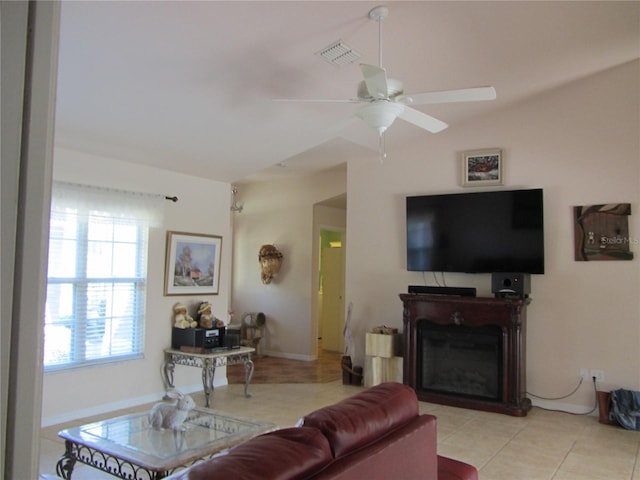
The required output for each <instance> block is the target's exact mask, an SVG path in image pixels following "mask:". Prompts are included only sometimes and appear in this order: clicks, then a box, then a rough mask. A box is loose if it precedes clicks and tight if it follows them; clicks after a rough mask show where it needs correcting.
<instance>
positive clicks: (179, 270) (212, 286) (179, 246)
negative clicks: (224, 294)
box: [164, 231, 222, 296]
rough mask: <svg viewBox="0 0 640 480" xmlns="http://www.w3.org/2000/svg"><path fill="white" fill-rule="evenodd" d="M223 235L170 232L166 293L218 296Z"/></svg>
mask: <svg viewBox="0 0 640 480" xmlns="http://www.w3.org/2000/svg"><path fill="white" fill-rule="evenodd" d="M221 251H222V237H221V236H219V235H207V234H202V233H186V232H172V231H168V232H167V250H166V256H165V278H164V294H165V296H169V295H218V291H219V285H220V254H221Z"/></svg>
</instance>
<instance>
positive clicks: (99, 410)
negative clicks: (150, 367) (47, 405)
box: [40, 376, 228, 428]
mask: <svg viewBox="0 0 640 480" xmlns="http://www.w3.org/2000/svg"><path fill="white" fill-rule="evenodd" d="M225 385H228V382H227V377H226V376H225V377H224V378H223V379H216V380H214V382H213V387H214V388H216V387H223V386H225ZM180 391H181V392H183V393H199V392H202V384H201V383H197V384H193V385H188V386H181V387H180ZM163 396H164V390H163V391H161V392H157V393H151V394H149V395H143V396H140V397H134V398H128V399H126V400H120V401H117V402H111V403H104V404H102V405H96V406H95V407H89V408H84V409H81V410H74V411H73V412H66V413H61V414H59V415H50V416H48V417H43V418H42V420H41V422H40V425H41V427H42V428H44V427H50V426H52V425H59V424H61V423H67V422H71V421H74V420H78V419H81V418H87V417H93V416H95V415H102V414H104V413H109V412H115V411H117V410H122V409H126V408H133V407H137V406H139V405H144V404H146V403H155V402H159V401H160V399H162V397H163Z"/></svg>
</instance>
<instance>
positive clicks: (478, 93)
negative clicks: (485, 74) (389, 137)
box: [281, 5, 496, 160]
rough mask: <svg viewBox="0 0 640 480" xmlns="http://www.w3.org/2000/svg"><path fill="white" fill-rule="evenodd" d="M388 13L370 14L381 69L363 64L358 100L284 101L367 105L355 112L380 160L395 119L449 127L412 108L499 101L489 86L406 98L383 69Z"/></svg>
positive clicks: (433, 129)
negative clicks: (371, 134) (372, 133)
mask: <svg viewBox="0 0 640 480" xmlns="http://www.w3.org/2000/svg"><path fill="white" fill-rule="evenodd" d="M388 14H389V9H388V8H387V7H385V6H382V5H381V6H377V7H375V8H373V9H371V10H370V11H369V18H370V19H371V20H374V21H376V22H378V48H379V62H378V63H379V64H378V66H375V65H368V64H360V69H361V70H362V75H363V77H364V80H363V81H361V82H360V84H359V85H358V96H357V98H353V99H348V100H291V99H287V100H281V101H303V102H347V103H364V105H363V106H361V107H359V108H358V109H357V110H356V112H355V113H354V116H356V117H358V118H360V119H362V120H363V121H364V122H365V123H366V124H367V125H369V126H370V127H372V128H373V129H375V130H376V131H377V132H378V135H379V138H380V159H381V160H382V159H383V158H385V157H386V152H385V146H384V134H385V132H386V130H387V129H388V128H389V127H390V126H391V124H392V123H393V122H394V121H395V120H396V118H401V119H402V120H404V121H406V122H409V123H411V124H413V125H415V126H417V127H420V128H423V129H424V130H427V131H429V132H431V133H437V132H440V131H442V130H444V129H445V128H447V127H448V125H447V124H446V123H445V122H443V121H441V120H438V119H437V118H435V117H432V116H431V115H427V114H426V113H423V112H421V111H419V110H416V109H415V108H412V107H410V106H409V105H427V104H437V103H453V102H475V101H482V100H495V98H496V91H495V89H494V88H493V87H490V86H489V87H475V88H463V89H458V90H442V91H435V92H426V93H415V94H410V95H405V94H404V90H403V88H404V87H403V84H402V82H401V81H400V80H396V79H393V78H388V77H387V71H386V70H385V69H384V68H383V67H382V21H383V20H384V19H385V18H386V17H387V16H388Z"/></svg>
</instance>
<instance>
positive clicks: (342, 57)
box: [316, 40, 362, 67]
mask: <svg viewBox="0 0 640 480" xmlns="http://www.w3.org/2000/svg"><path fill="white" fill-rule="evenodd" d="M316 55H320V56H321V57H322V58H324V59H325V60H326V61H327V62H329V63H330V64H332V65H337V66H338V67H341V66H342V65H348V64H350V63H353V62H355V61H356V60H358V59H359V58H360V57H361V56H362V55H360V54H359V53H358V52H356V51H355V50H354V49H353V48H351V47H350V46H349V45H345V44H344V43H342V40H338V41H337V42H334V43H332V44H331V45H329V46H328V47H325V48H323V49H322V50H320V51H319V52H318V53H316Z"/></svg>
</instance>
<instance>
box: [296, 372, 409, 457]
mask: <svg viewBox="0 0 640 480" xmlns="http://www.w3.org/2000/svg"><path fill="white" fill-rule="evenodd" d="M418 415H419V411H418V398H417V397H416V394H415V392H414V391H413V389H412V388H410V387H408V386H406V385H403V384H401V383H396V382H388V383H382V384H380V385H376V386H374V387H371V388H369V389H367V390H364V391H362V392H360V393H357V394H356V395H353V396H351V397H349V398H346V399H344V400H342V401H341V402H339V403H336V404H335V405H331V406H328V407H324V408H321V409H319V410H316V411H314V412H312V413H310V414H309V415H306V416H304V417H302V419H300V421H299V422H298V425H300V426H306V427H315V428H317V429H319V430H320V431H321V432H322V433H323V434H324V435H325V436H326V437H327V438H328V439H329V443H330V444H331V450H332V451H333V455H334V457H335V458H339V457H341V456H343V455H346V454H348V453H349V452H352V451H354V450H356V449H358V448H360V447H362V446H364V445H367V444H369V443H371V442H373V441H374V440H378V439H379V438H380V437H382V436H384V435H386V434H388V433H389V432H390V431H392V430H394V429H396V428H399V427H401V426H403V425H405V424H406V423H408V422H410V421H411V420H413V419H415V418H416V417H417V416H418Z"/></svg>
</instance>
